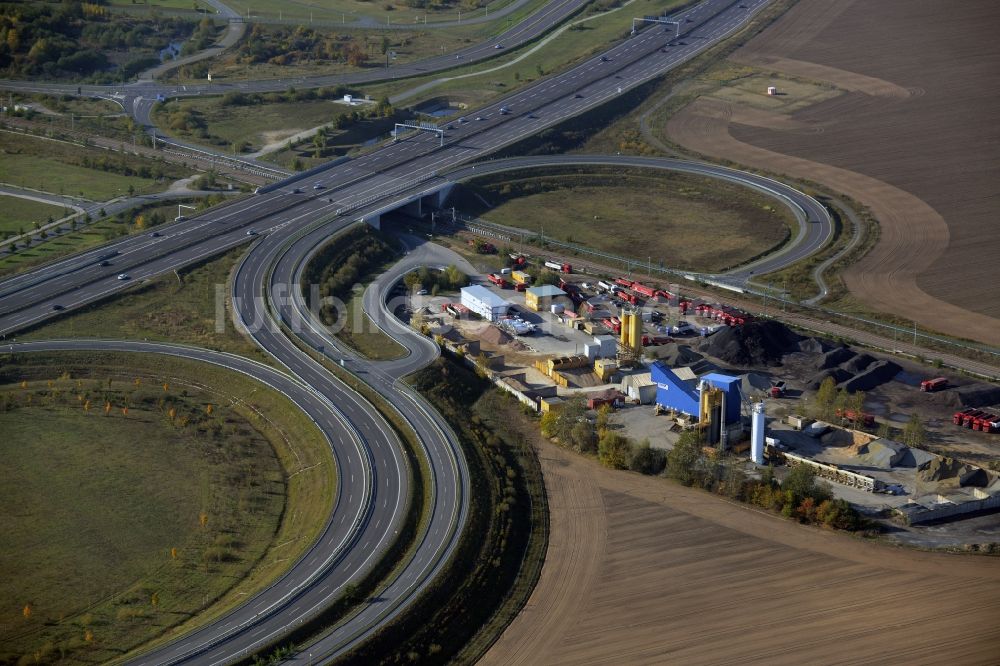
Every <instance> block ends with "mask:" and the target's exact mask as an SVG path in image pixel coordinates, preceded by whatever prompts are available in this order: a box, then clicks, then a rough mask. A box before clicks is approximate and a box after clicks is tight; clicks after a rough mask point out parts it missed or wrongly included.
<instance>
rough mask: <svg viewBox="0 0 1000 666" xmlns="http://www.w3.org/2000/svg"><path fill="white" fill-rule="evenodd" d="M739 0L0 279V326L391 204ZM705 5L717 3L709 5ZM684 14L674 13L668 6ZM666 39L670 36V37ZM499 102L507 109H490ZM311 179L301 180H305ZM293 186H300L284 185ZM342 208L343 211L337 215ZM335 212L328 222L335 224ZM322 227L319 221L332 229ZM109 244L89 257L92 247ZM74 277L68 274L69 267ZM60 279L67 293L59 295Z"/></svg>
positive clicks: (0, 330) (727, 14)
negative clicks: (281, 182) (244, 194)
mask: <svg viewBox="0 0 1000 666" xmlns="http://www.w3.org/2000/svg"><path fill="white" fill-rule="evenodd" d="M745 4H746V5H747V7H748V9H740V8H739V5H737V4H736V3H732V2H729V1H728V0H707V2H706V3H703V4H702V5H698V6H696V7H695V8H693V9H692V10H690V11H691V13H692V14H694V13H696V12H701V14H699V15H700V16H711V18H710V19H709V20H707V21H706V22H705V23H695V22H692V23H690V24H688V23H685V25H689V26H691V27H690V28H689V29H688V32H687V33H686V34H684V35H683V36H682V39H680V40H673V39H671V36H670V35H667V34H665V33H664V32H663V30H662V29H660V28H658V27H657V28H650V29H647V30H646V31H643V32H640V33H639V34H638V35H636V36H635V37H633V38H631V39H629V40H626V41H624V42H622V43H621V44H619V45H618V46H616V47H614V48H612V49H611V50H609V51H608V52H607V54H606V55H603V56H595V57H593V58H591V59H589V60H587V61H584V62H583V63H581V64H580V65H578V66H577V67H574V68H572V69H570V70H567V71H566V72H564V73H562V74H560V75H557V76H554V77H552V78H551V79H544V80H542V81H540V82H538V83H536V84H534V85H531V86H528V87H526V88H525V89H524V90H521V91H518V92H516V93H514V94H513V95H511V96H510V97H508V98H505V99H502V100H499V101H497V102H494V103H493V104H491V105H490V106H488V107H485V108H483V109H481V110H480V111H478V112H477V113H474V114H470V115H469V116H466V122H460V121H458V120H456V121H452V122H450V123H446V124H445V125H443V127H444V129H445V135H444V146H443V147H439V145H438V143H439V139H438V137H437V136H431V135H429V133H421V134H419V135H416V136H413V135H407V136H404V137H403V138H402V139H401V140H400V141H397V142H392V143H388V144H386V145H385V146H384V147H382V148H380V149H378V150H376V151H373V152H372V153H369V154H367V155H365V156H362V157H360V158H358V159H355V160H350V161H347V162H344V163H342V164H338V165H337V166H336V167H335V168H331V169H328V170H326V171H324V172H322V173H320V174H317V175H315V177H314V178H312V179H310V180H308V181H302V180H299V181H297V182H295V183H294V184H289V185H287V186H280V187H277V188H276V189H273V190H271V191H268V192H267V193H265V194H261V195H258V196H255V197H250V198H246V199H243V200H240V201H237V202H234V203H232V204H230V205H227V206H225V207H221V208H218V209H216V210H213V211H212V212H211V213H209V214H207V215H204V216H200V217H197V218H194V219H192V220H190V221H187V222H184V223H180V224H174V225H170V226H168V227H166V228H165V229H163V230H162V231H161V232H160V233H161V236H160V237H152V236H151V235H147V236H144V237H139V238H129V239H125V240H122V241H120V242H118V243H115V244H112V245H110V246H107V247H106V248H102V250H98V251H93V252H90V253H86V254H85V255H83V256H81V257H74V258H70V259H66V260H63V261H61V262H57V263H56V264H54V265H52V266H50V267H47V268H46V270H45V271H32V272H30V273H25V274H23V275H21V276H18V277H16V278H13V279H11V280H7V281H4V282H0V334H10V333H11V332H13V331H15V330H17V329H19V328H23V327H25V326H28V325H31V324H33V323H35V322H38V321H41V320H43V319H44V318H45V317H47V316H51V314H52V308H53V307H56V306H60V307H71V306H78V305H80V304H84V303H88V302H92V301H94V300H97V299H100V298H102V297H104V296H107V295H109V294H111V293H114V292H116V291H118V290H120V289H122V288H123V287H125V286H127V285H126V284H123V282H125V283H127V282H128V281H118V280H116V279H115V276H116V275H118V274H119V273H121V272H127V273H128V274H129V276H130V278H132V279H133V280H137V279H141V278H143V277H148V276H151V275H156V274H159V273H161V272H163V271H165V270H172V269H173V268H175V267H176V266H178V265H185V264H188V263H192V262H194V261H197V260H199V259H200V258H202V257H205V256H210V255H211V254H213V253H217V252H218V251H219V250H220V249H224V248H228V247H233V246H235V245H239V244H240V243H242V242H245V241H246V240H248V238H246V237H244V236H245V234H246V233H247V231H248V230H249V229H253V230H254V231H256V232H258V233H262V234H263V233H267V232H270V231H276V230H278V229H280V230H281V233H282V234H285V233H294V232H295V231H297V230H299V229H301V228H303V227H305V226H308V225H310V224H314V223H315V221H316V220H317V219H323V218H326V217H331V218H332V217H334V216H336V215H337V211H341V214H342V216H344V217H350V218H351V219H357V218H358V217H363V216H364V215H365V214H368V213H370V212H372V211H378V210H381V209H384V208H386V205H387V204H391V201H392V199H391V195H393V194H400V193H404V192H408V191H411V190H412V188H421V187H423V188H425V189H428V190H429V191H430V190H433V189H435V185H437V186H440V185H443V184H445V183H446V179H442V178H440V173H441V172H443V171H445V170H447V169H450V168H453V167H455V166H458V165H460V164H462V163H465V162H470V161H472V160H474V159H476V158H479V157H482V156H485V155H488V154H490V153H493V152H495V151H496V150H498V149H499V148H501V147H503V146H505V145H509V144H511V143H514V142H516V141H518V140H521V139H523V138H525V137H527V136H531V135H534V134H537V133H538V132H540V131H541V130H543V129H544V128H546V127H549V126H552V125H555V124H557V123H559V122H561V121H562V120H565V119H566V118H568V117H571V116H573V115H577V114H579V113H582V112H584V111H586V110H588V109H590V108H593V107H594V106H597V105H599V104H602V103H604V102H606V101H607V100H608V99H610V98H612V97H615V96H617V95H619V94H620V93H619V92H618V91H619V90H621V91H624V90H627V89H628V88H631V87H635V86H637V85H640V84H642V83H644V82H645V81H647V80H649V79H650V78H653V77H654V76H657V75H659V74H661V73H662V72H664V71H667V70H669V69H670V68H672V67H675V66H677V65H678V64H679V63H681V62H684V61H686V60H688V59H690V58H692V57H694V56H695V55H697V54H698V53H700V52H701V51H703V50H704V49H705V48H707V47H708V46H710V45H711V43H714V42H715V41H717V40H719V39H721V38H723V37H724V36H726V35H728V34H729V33H731V32H732V31H733V30H735V29H737V28H738V27H739V26H740V25H742V24H743V23H744V22H745V20H746V19H747V17H748V16H749V13H750V12H751V11H754V10H757V9H759V8H760V7H762V6H763V5H764V4H765V2H764V0H756V1H755V2H748V3H745ZM712 11H719V13H718V14H717V15H715V16H712V15H711V12H712ZM678 18H681V19H682V20H684V17H683V16H681V17H678ZM670 44H674V45H673V46H670ZM501 108H505V109H509V113H506V114H504V113H501V111H500V110H501ZM314 185H315V186H318V187H320V188H321V189H313V186H314ZM296 189H299V190H301V191H300V192H295V190H296ZM347 212H350V215H349V216H348V215H347ZM343 223H344V222H339V223H338V224H340V225H342V224H343ZM334 230H335V227H331V228H330V229H329V231H331V232H332V231H334ZM108 252H118V253H119V254H118V255H115V256H114V257H112V258H111V259H110V260H109V261H110V263H111V266H104V267H102V266H99V263H100V262H99V258H100V257H101V256H104V255H106V254H107V253H108ZM71 273H73V274H75V275H74V279H73V280H72V282H71V283H68V281H67V279H66V278H67V277H68V276H69V275H70V274H71ZM67 284H71V287H72V292H73V293H72V297H71V298H70V299H67V298H66V295H67V291H68V290H67V289H66V286H67Z"/></svg>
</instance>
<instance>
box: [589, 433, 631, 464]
mask: <svg viewBox="0 0 1000 666" xmlns="http://www.w3.org/2000/svg"><path fill="white" fill-rule="evenodd" d="M597 457H598V459H599V460H600V461H601V464H602V465H604V466H605V467H610V468H611V469H628V466H629V461H630V460H631V459H632V442H631V441H629V439H628V437H624V436H622V435H619V434H618V433H616V432H606V433H605V434H604V436H603V437H601V441H600V442H599V443H598V444H597Z"/></svg>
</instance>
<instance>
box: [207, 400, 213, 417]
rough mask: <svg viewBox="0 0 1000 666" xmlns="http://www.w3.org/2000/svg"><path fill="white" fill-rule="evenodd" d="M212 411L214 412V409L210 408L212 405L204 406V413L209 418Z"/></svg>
mask: <svg viewBox="0 0 1000 666" xmlns="http://www.w3.org/2000/svg"><path fill="white" fill-rule="evenodd" d="M212 411H214V408H213V407H212V403H208V404H207V405H206V406H205V413H206V414H208V415H209V416H211V415H212Z"/></svg>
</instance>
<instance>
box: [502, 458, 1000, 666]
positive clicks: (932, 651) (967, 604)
mask: <svg viewBox="0 0 1000 666" xmlns="http://www.w3.org/2000/svg"><path fill="white" fill-rule="evenodd" d="M540 457H541V459H542V467H543V471H544V473H545V480H546V489H547V491H548V493H549V508H550V511H551V534H550V541H549V552H548V554H547V557H546V562H545V566H544V568H543V570H542V575H541V579H540V580H539V583H538V586H537V587H536V588H535V591H534V593H533V594H532V596H531V599H530V600H529V602H528V605H527V606H526V608H525V609H524V611H523V612H522V613H521V615H519V616H518V618H517V619H516V620H515V621H514V622H513V623H512V624H511V626H510V627H508V629H507V631H506V632H505V633H504V634H503V636H501V638H500V640H499V641H498V642H497V644H496V645H494V647H493V648H492V649H491V650H490V652H489V653H488V654H487V655H486V657H485V658H484V660H483V662H482V663H484V664H505V665H506V664H625V663H628V664H642V663H649V664H652V663H684V664H688V663H735V662H739V663H767V664H777V663H799V664H801V663H834V662H836V663H880V662H881V663H906V664H921V663H927V664H932V663H933V664H940V663H962V664H978V663H982V664H990V663H996V655H997V654H1000V622H998V621H997V620H998V619H1000V561H998V560H997V559H995V558H986V557H973V556H968V557H966V556H958V555H939V554H930V553H919V552H914V551H905V550H893V549H889V548H886V547H882V546H879V545H876V544H871V543H866V542H863V541H860V540H856V539H852V538H851V537H848V536H844V535H838V534H833V533H830V532H827V531H824V530H820V529H815V528H809V527H803V526H800V525H797V524H794V523H792V522H790V521H786V520H783V519H779V518H776V517H773V516H770V515H765V514H759V513H757V512H755V511H752V510H749V509H747V508H745V507H743V506H741V505H734V504H730V503H727V502H725V501H723V500H721V499H718V498H715V497H711V496H709V495H707V494H705V493H702V492H700V491H696V490H691V489H687V488H683V487H681V486H678V485H676V484H673V483H670V482H667V481H665V480H663V479H655V478H650V477H643V476H639V475H637V474H632V473H628V472H614V471H611V470H607V469H604V468H601V467H600V466H599V465H597V464H596V463H594V462H592V461H589V460H586V459H584V458H582V457H580V456H578V455H575V454H572V453H568V452H566V451H564V450H562V449H560V448H558V447H556V446H554V445H551V444H545V445H543V448H542V449H541V451H540Z"/></svg>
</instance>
